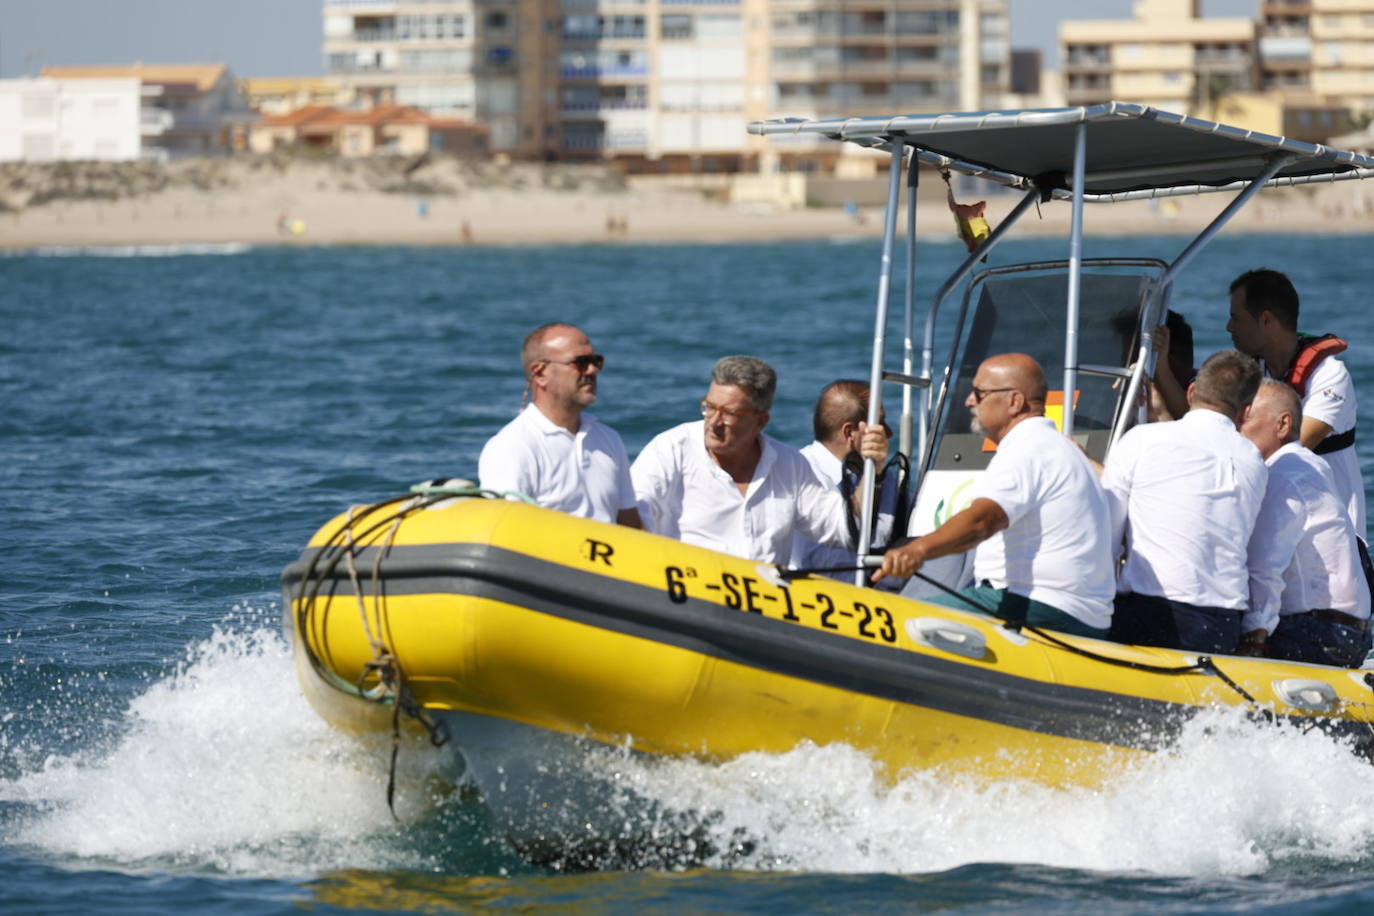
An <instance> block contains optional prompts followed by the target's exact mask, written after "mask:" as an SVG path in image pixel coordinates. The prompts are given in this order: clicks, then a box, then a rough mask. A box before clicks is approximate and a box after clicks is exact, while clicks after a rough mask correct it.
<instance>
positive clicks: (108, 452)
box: [0, 236, 1374, 914]
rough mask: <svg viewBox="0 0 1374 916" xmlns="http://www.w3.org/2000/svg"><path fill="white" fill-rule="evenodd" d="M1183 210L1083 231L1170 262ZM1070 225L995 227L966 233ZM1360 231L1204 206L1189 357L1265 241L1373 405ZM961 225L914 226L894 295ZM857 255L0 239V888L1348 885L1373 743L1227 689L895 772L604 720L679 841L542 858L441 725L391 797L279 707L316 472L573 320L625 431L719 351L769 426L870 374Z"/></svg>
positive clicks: (339, 478)
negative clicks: (948, 771)
mask: <svg viewBox="0 0 1374 916" xmlns="http://www.w3.org/2000/svg"><path fill="white" fill-rule="evenodd" d="M1184 241H1185V240H1184V239H1180V238H1137V239H1112V240H1090V241H1089V243H1088V246H1087V252H1086V253H1087V254H1088V255H1089V256H1092V255H1102V254H1118V253H1129V254H1138V255H1153V256H1161V257H1166V258H1167V257H1170V256H1171V255H1173V254H1176V253H1177V252H1178V251H1179V250H1180V249H1181V247H1182V245H1183V244H1184ZM1065 248H1066V246H1065V245H1064V244H1063V243H1062V242H1058V241H1055V242H1051V241H1022V242H1016V241H1011V242H1008V243H1006V244H1005V245H1004V246H1003V247H1002V248H1001V249H999V251H998V252H997V254H996V256H995V258H994V261H995V262H997V263H1008V262H1012V261H1020V260H1030V259H1039V258H1047V257H1059V256H1063V255H1064V254H1066V251H1065ZM1369 248H1370V242H1369V238H1368V237H1364V236H1343V237H1281V236H1264V237H1257V236H1231V237H1223V238H1220V239H1218V240H1217V241H1216V242H1215V243H1213V244H1212V245H1211V246H1210V247H1209V248H1207V249H1206V251H1205V252H1204V254H1203V255H1202V256H1201V257H1200V258H1199V259H1198V260H1197V261H1196V262H1195V263H1194V265H1193V266H1192V267H1191V268H1190V269H1189V270H1188V271H1187V272H1185V273H1184V274H1183V276H1182V277H1181V278H1180V281H1179V284H1178V286H1177V288H1176V291H1175V295H1174V301H1173V304H1174V307H1175V308H1176V309H1178V310H1179V311H1182V312H1183V313H1184V314H1186V315H1187V316H1188V318H1189V319H1190V320H1191V322H1192V324H1193V327H1194V328H1195V331H1196V338H1197V352H1198V354H1199V357H1198V358H1199V360H1200V359H1201V358H1202V356H1204V355H1205V354H1207V353H1209V352H1211V351H1213V350H1215V349H1218V348H1220V347H1222V346H1225V345H1227V343H1228V340H1227V337H1226V334H1225V331H1224V324H1225V316H1226V310H1227V303H1226V287H1227V283H1228V281H1229V280H1230V279H1231V278H1232V277H1233V276H1235V275H1236V274H1238V273H1239V272H1241V271H1243V270H1246V269H1249V268H1251V267H1256V266H1261V265H1265V266H1270V267H1274V268H1278V269H1282V270H1286V271H1288V272H1289V273H1291V274H1292V276H1293V277H1294V279H1295V281H1296V283H1297V285H1298V288H1299V290H1300V291H1301V292H1302V295H1303V313H1304V320H1303V322H1302V324H1303V327H1304V328H1305V329H1307V330H1312V331H1327V330H1331V331H1336V332H1340V333H1342V334H1344V335H1345V336H1347V337H1348V338H1349V339H1350V340H1351V342H1352V348H1351V351H1350V352H1349V353H1348V354H1346V360H1347V364H1348V365H1349V366H1350V369H1351V371H1352V373H1353V374H1354V377H1355V381H1356V385H1357V388H1358V390H1359V392H1360V394H1361V395H1362V396H1363V397H1364V398H1365V400H1366V407H1365V411H1364V412H1365V415H1366V416H1368V415H1369V413H1370V411H1371V410H1374V359H1371V356H1370V348H1371V347H1374V318H1371V310H1370V307H1369V306H1370V302H1371V298H1372V297H1371V283H1370V272H1369V267H1368V252H1369ZM961 253H962V249H961V248H960V247H959V246H958V245H957V244H951V243H949V242H945V241H936V242H934V243H933V244H930V245H926V246H925V247H924V249H923V251H922V253H921V261H920V265H919V267H920V273H919V278H918V283H917V294H918V299H919V300H921V301H924V299H925V298H928V297H929V295H930V294H931V292H933V290H934V289H935V287H936V286H937V285H938V283H939V281H940V280H942V279H943V276H944V274H945V272H947V271H948V270H949V269H950V268H951V267H952V266H953V265H954V264H956V263H957V262H958V259H959V257H960V255H961ZM879 259H880V250H879V246H878V245H877V243H876V242H873V241H846V242H838V241H837V242H804V243H803V242H798V243H787V244H756V245H731V246H711V245H701V246H651V245H620V246H589V247H539V248H533V247H532V248H509V249H484V248H464V249H411V248H245V247H243V246H210V247H199V248H171V249H147V248H128V249H104V250H98V251H89V250H65V249H56V250H50V251H46V252H41V253H37V254H20V255H12V256H8V257H0V327H3V328H4V333H3V334H0V396H3V404H4V410H3V413H0V507H3V516H0V518H3V521H4V525H3V529H2V530H0V911H4V912H42V913H85V912H116V911H126V912H137V913H154V914H156V913H173V912H177V913H179V912H183V911H185V910H188V909H189V910H197V911H200V910H219V911H223V912H233V913H269V912H278V911H280V912H295V911H298V910H299V909H300V908H301V907H306V908H308V909H310V910H313V911H316V912H341V911H345V910H372V911H392V912H396V911H417V912H504V911H538V910H547V911H550V912H587V913H605V912H624V913H639V912H666V913H698V912H741V913H796V912H823V913H859V912H875V913H901V912H926V911H933V910H953V911H962V912H985V911H988V910H1002V911H1009V910H1010V911H1028V912H1044V913H1062V912H1077V913H1097V912H1102V911H1115V912H1142V913H1143V912H1166V913H1184V912H1186V913H1212V912H1231V911H1236V910H1246V911H1251V910H1254V911H1265V912H1283V913H1323V914H1325V913H1341V912H1350V913H1356V912H1365V911H1367V910H1368V909H1369V908H1370V907H1371V906H1374V770H1371V769H1370V768H1369V767H1368V765H1366V764H1364V763H1361V762H1359V761H1357V760H1355V759H1354V758H1353V757H1352V756H1351V755H1350V753H1349V752H1348V751H1347V750H1346V749H1345V748H1344V747H1343V746H1340V745H1338V744H1335V743H1333V742H1331V741H1329V740H1327V739H1326V738H1324V737H1322V736H1320V735H1318V734H1316V733H1302V732H1299V731H1284V730H1280V731H1272V730H1259V729H1256V728H1255V727H1253V726H1251V725H1248V724H1246V723H1244V722H1241V721H1236V720H1234V719H1233V718H1231V717H1228V716H1225V715H1221V714H1218V715H1215V716H1206V717H1202V718H1199V719H1198V720H1197V721H1195V722H1194V723H1192V724H1190V725H1189V726H1188V728H1187V730H1186V731H1185V734H1184V735H1183V737H1182V739H1181V741H1180V743H1179V745H1178V747H1177V749H1176V750H1175V751H1173V752H1172V753H1169V754H1160V755H1157V756H1154V757H1152V758H1149V759H1147V760H1146V761H1144V762H1143V763H1142V764H1140V765H1138V766H1136V767H1134V768H1131V769H1129V770H1123V771H1122V772H1121V774H1120V776H1119V778H1118V779H1117V780H1116V781H1114V783H1113V784H1111V785H1109V786H1107V787H1106V788H1103V789H1099V790H1095V791H1087V790H1056V789H1048V788H1044V787H1040V786H1036V785H1033V784H1029V783H1022V782H1018V781H1009V782H1006V783H994V784H991V785H989V784H986V783H972V782H963V781H959V780H952V779H949V778H942V777H938V776H934V775H931V774H915V775H911V776H908V777H907V778H905V779H901V780H899V781H897V782H896V783H895V784H893V783H892V782H890V781H889V780H888V779H886V778H885V777H884V775H883V774H881V773H880V772H878V771H877V769H876V768H875V766H874V764H873V762H872V761H871V760H869V759H868V758H866V757H865V756H864V755H862V754H859V753H857V752H855V751H853V750H851V749H849V748H845V747H840V746H830V747H815V746H809V745H804V746H801V747H798V748H796V749H795V750H793V751H791V752H789V753H786V754H780V755H763V754H757V755H748V756H745V757H743V758H740V759H737V760H733V761H730V762H727V763H721V764H709V763H702V762H693V761H670V762H660V763H658V764H652V765H651V764H645V763H643V762H641V761H638V760H637V759H635V758H633V757H629V756H627V755H624V754H620V753H618V752H616V751H615V750H614V749H612V750H608V751H605V752H604V753H605V754H606V755H607V756H606V759H605V761H604V766H605V767H606V768H607V769H608V771H609V772H613V773H614V775H615V778H617V779H619V780H622V781H623V782H624V784H625V785H626V786H628V787H631V788H633V790H634V793H635V794H636V795H637V796H639V797H642V798H648V799H652V800H653V801H654V802H655V803H656V804H657V805H658V806H659V808H660V809H662V810H670V811H672V812H675V814H676V818H675V819H674V820H673V821H672V822H671V827H672V829H673V830H679V831H681V832H682V836H681V837H680V838H678V839H680V842H679V844H678V848H679V849H681V848H682V844H684V843H697V844H699V845H698V846H697V847H695V848H696V849H697V854H696V855H695V856H688V857H687V859H686V861H687V862H688V864H690V866H691V867H689V868H685V869H684V868H683V867H682V863H683V860H682V859H680V858H679V859H673V860H671V861H668V860H664V859H661V858H658V857H656V853H655V852H654V851H653V850H652V849H645V850H640V851H636V850H629V851H628V853H626V854H622V855H620V856H618V857H612V858H610V859H608V860H606V861H604V862H602V863H600V864H599V865H598V867H595V868H593V869H592V870H591V871H585V872H580V873H568V872H567V871H565V870H560V869H559V868H557V867H556V866H555V867H544V868H535V867H533V866H530V865H528V864H526V863H524V862H522V861H521V860H520V859H519V857H517V856H516V855H515V854H514V853H513V852H512V851H511V850H510V849H508V848H507V847H506V846H505V845H504V843H503V842H502V839H501V837H500V835H499V833H498V832H497V831H495V830H494V829H493V828H492V826H491V825H490V823H489V822H488V820H487V818H486V814H485V811H484V809H483V807H482V805H481V802H480V799H478V798H477V797H475V796H474V795H473V793H472V792H471V791H470V790H468V789H466V788H465V787H464V786H463V785H462V782H461V778H460V777H459V775H458V772H457V768H456V766H455V765H454V762H453V760H452V759H451V758H450V757H448V756H447V754H446V753H445V752H444V751H437V750H433V749H428V748H426V747H424V746H423V745H419V744H416V745H406V746H405V747H404V748H403V749H402V753H401V755H400V764H399V767H400V769H399V772H398V774H397V781H398V791H397V806H396V813H395V815H394V816H393V814H392V813H391V812H390V811H389V810H388V807H387V804H386V798H385V794H386V783H387V759H388V750H389V749H388V747H387V746H385V744H382V745H377V744H373V743H368V742H358V741H354V740H351V739H349V738H346V737H344V736H343V735H340V734H339V733H337V732H335V731H333V730H332V729H330V728H329V727H327V726H326V725H324V723H323V722H322V721H320V720H319V718H318V717H317V716H315V714H314V713H313V712H312V711H311V710H310V709H309V708H308V707H307V705H306V703H305V701H304V700H303V698H302V697H301V695H300V693H299V690H298V688H297V686H296V682H295V676H294V673H293V669H292V665H291V661H290V653H289V649H288V647H287V645H286V642H285V640H284V639H283V637H282V636H281V633H280V627H279V619H280V615H281V603H280V596H279V593H278V586H277V577H278V575H279V573H280V570H281V568H282V567H283V566H284V565H285V564H286V563H288V562H290V561H291V560H292V559H294V558H295V557H296V556H297V554H298V553H299V551H300V549H301V547H302V546H303V545H304V543H305V542H306V540H307V539H308V538H309V536H310V535H311V534H312V533H313V532H314V530H315V529H316V528H317V527H318V526H319V525H320V524H322V523H323V522H324V521H325V520H327V519H328V518H330V517H331V516H332V515H334V514H335V513H336V512H338V511H340V509H342V508H343V507H344V506H346V505H349V504H354V503H361V502H368V501H372V500H376V499H380V498H384V497H387V496H391V495H394V494H396V493H398V492H400V491H402V490H403V489H404V488H405V487H406V486H408V485H409V484H410V483H413V482H416V481H419V480H423V479H427V478H431V477H436V476H472V475H473V474H474V473H475V468H476V462H477V455H478V452H479V451H480V449H481V446H482V443H483V442H484V441H485V439H486V438H487V437H488V436H489V435H491V434H492V433H493V432H494V431H495V430H496V429H497V428H499V426H500V425H501V424H503V423H504V422H506V421H507V420H508V419H509V418H510V417H511V416H513V415H514V413H515V412H516V411H517V410H518V409H519V408H520V405H521V395H522V390H523V384H522V380H521V375H520V369H519V362H518V355H517V354H518V350H519V343H520V339H521V337H522V336H523V335H524V333H526V332H527V331H528V330H529V329H530V328H532V327H534V326H535V325H537V324H540V323H542V322H545V321H550V320H570V321H574V322H576V323H578V324H580V325H582V326H583V327H584V328H586V329H587V331H588V332H589V334H590V335H591V337H592V340H593V342H594V343H595V344H596V345H597V347H598V349H600V350H601V351H602V352H603V353H605V354H606V356H607V364H606V369H605V371H604V373H603V375H602V379H601V386H600V396H599V398H598V402H597V405H596V408H595V411H596V412H597V413H598V415H599V416H601V417H602V418H603V419H604V420H606V421H607V422H609V423H611V424H612V425H613V426H615V427H616V428H617V429H619V430H620V431H621V433H622V434H623V436H624V438H625V441H626V445H627V447H628V448H629V450H630V452H631V454H634V453H635V452H637V451H638V450H639V449H640V448H641V447H642V446H643V445H644V443H645V442H647V441H648V439H649V438H650V437H651V436H652V435H653V434H655V433H656V432H658V431H660V430H662V429H664V428H667V427H668V426H671V425H674V424H676V423H679V422H682V421H684V420H688V419H691V418H692V417H693V416H694V415H695V411H696V401H697V400H698V399H699V398H700V397H701V396H702V394H703V392H704V391H705V388H706V384H707V375H708V372H709V369H710V366H711V363H712V362H713V361H714V360H715V359H716V358H717V357H719V356H721V355H725V354H728V353H736V352H745V353H752V354H756V355H758V356H761V357H763V358H764V359H767V360H768V361H769V362H771V363H772V364H773V365H774V366H775V367H776V368H777V369H778V371H779V375H780V388H779V396H778V400H777V404H776V406H775V408H774V410H773V419H772V423H771V425H770V432H771V433H773V434H774V435H776V436H777V437H778V438H781V439H783V440H785V441H789V442H792V443H793V444H796V445H802V444H804V443H805V442H807V441H809V439H810V410H811V404H812V401H813V399H814V397H815V394H816V392H817V391H818V390H819V389H820V387H821V386H822V385H823V384H824V383H826V382H827V381H829V380H830V379H832V378H835V377H837V376H858V377H867V374H868V369H869V359H870V347H871V341H872V337H873V325H872V311H873V304H874V301H875V299H876V291H877V282H876V273H877V269H878V267H879ZM900 274H901V271H900V267H899V270H898V278H897V282H896V283H895V285H894V321H893V324H892V325H891V327H890V328H889V333H888V336H889V342H890V344H892V346H893V352H894V353H895V352H896V344H897V343H898V342H899V341H900V333H899V330H898V328H899V325H898V323H897V320H896V315H898V314H900V311H901V301H902V292H903V291H902V284H901V280H900ZM896 400H897V399H896V397H895V395H894V396H891V397H890V398H889V403H888V410H889V413H895V411H896ZM1371 441H1374V440H1371ZM1358 448H1359V453H1360V455H1361V458H1362V461H1363V463H1364V464H1365V466H1366V478H1367V479H1368V480H1374V469H1372V468H1370V457H1371V456H1370V452H1369V444H1368V443H1367V442H1365V441H1361V442H1360V443H1359V445H1358ZM626 816H627V818H633V817H634V816H636V813H635V812H633V811H627V812H626ZM670 839H672V838H670Z"/></svg>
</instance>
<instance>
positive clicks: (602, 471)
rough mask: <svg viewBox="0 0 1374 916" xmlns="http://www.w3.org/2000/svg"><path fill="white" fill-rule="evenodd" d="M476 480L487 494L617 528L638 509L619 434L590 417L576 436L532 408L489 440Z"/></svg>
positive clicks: (586, 416)
mask: <svg viewBox="0 0 1374 916" xmlns="http://www.w3.org/2000/svg"><path fill="white" fill-rule="evenodd" d="M477 476H478V478H479V479H480V480H481V482H482V487H483V488H484V489H488V490H498V491H508V490H514V491H516V492H518V493H523V494H525V495H526V496H528V497H530V498H531V499H533V500H534V501H535V502H537V503H539V505H541V506H544V507H545V508H548V509H557V510H558V511H560V512H567V513H568V514H570V515H579V516H581V517H583V518H592V519H596V520H597V521H599V522H614V521H615V520H616V516H617V515H618V514H619V513H620V512H621V510H624V509H632V508H634V504H635V494H634V486H633V484H632V483H631V482H630V461H629V458H628V456H627V455H626V454H625V443H624V442H622V441H621V440H620V434H619V433H617V432H616V431H615V430H613V429H611V428H610V427H609V426H607V425H606V424H604V423H602V422H600V421H599V420H597V419H596V417H594V416H592V415H591V414H589V413H586V412H585V411H584V412H583V414H582V418H581V423H580V425H579V426H578V429H577V434H576V435H574V434H573V433H570V432H568V431H567V430H566V429H564V428H563V427H561V426H559V425H557V424H556V423H554V422H553V421H552V420H550V419H549V418H548V417H546V416H544V414H543V413H542V412H541V411H540V410H539V408H537V407H535V406H534V405H533V404H530V405H528V406H527V407H526V408H525V409H524V410H522V411H520V413H519V414H518V415H516V417H515V419H514V420H511V421H510V422H509V423H507V424H506V425H505V426H504V427H502V428H501V431H500V432H498V433H497V434H496V435H494V436H492V437H491V438H490V439H488V440H487V444H486V445H485V446H483V447H482V456H481V457H480V458H479V459H478V460H477Z"/></svg>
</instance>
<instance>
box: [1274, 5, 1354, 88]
mask: <svg viewBox="0 0 1374 916" xmlns="http://www.w3.org/2000/svg"><path fill="white" fill-rule="evenodd" d="M1265 6H1266V8H1268V7H1272V6H1279V7H1284V8H1287V7H1292V6H1293V4H1274V3H1267V4H1265ZM1308 16H1309V22H1310V25H1311V33H1312V37H1311V46H1312V69H1311V73H1312V76H1311V83H1312V93H1313V94H1314V95H1316V96H1319V97H1326V98H1333V99H1336V98H1338V99H1340V100H1342V101H1343V102H1344V103H1345V104H1347V105H1348V106H1349V107H1350V108H1351V109H1353V110H1355V111H1357V112H1360V113H1362V114H1365V115H1371V114H1374V0H1312V2H1311V4H1310V13H1309V14H1308Z"/></svg>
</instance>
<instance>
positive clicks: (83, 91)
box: [0, 77, 142, 162]
mask: <svg viewBox="0 0 1374 916" xmlns="http://www.w3.org/2000/svg"><path fill="white" fill-rule="evenodd" d="M139 106H140V84H139V81H138V80H136V79H51V78H48V77H38V78H36V79H10V80H0V162H53V161H58V160H64V161H80V160H121V159H137V158H138V157H139V155H140V152H141V149H142V138H141V134H140V126H139Z"/></svg>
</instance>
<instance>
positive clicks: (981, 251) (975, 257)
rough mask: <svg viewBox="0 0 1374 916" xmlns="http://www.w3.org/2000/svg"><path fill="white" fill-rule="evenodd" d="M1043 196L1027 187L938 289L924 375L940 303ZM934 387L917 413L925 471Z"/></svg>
mask: <svg viewBox="0 0 1374 916" xmlns="http://www.w3.org/2000/svg"><path fill="white" fill-rule="evenodd" d="M1039 199H1040V189H1039V188H1031V189H1030V190H1029V191H1027V192H1026V193H1025V194H1024V195H1023V196H1022V197H1021V202H1020V203H1018V204H1017V205H1016V206H1015V207H1014V208H1012V211H1011V212H1010V213H1008V214H1007V215H1006V217H1005V218H1004V219H1003V220H1002V222H1001V223H999V224H998V225H997V228H996V229H993V230H992V232H991V233H989V235H988V237H987V238H985V239H984V240H983V244H981V245H979V246H978V247H977V249H975V250H974V251H973V252H972V253H970V254H969V256H968V257H967V258H965V259H964V262H963V263H962V264H960V265H959V267H958V268H957V269H956V270H955V271H954V273H952V274H950V275H949V279H947V280H945V282H944V283H943V284H942V285H941V286H940V288H939V289H938V290H936V292H935V296H934V297H933V298H932V299H931V300H930V308H929V309H927V310H926V324H925V332H924V334H923V335H922V338H921V375H922V376H923V377H925V378H927V379H929V378H930V374H931V372H932V371H934V363H935V319H936V317H938V315H939V312H940V305H941V304H942V303H943V302H944V301H945V299H946V298H947V297H948V296H949V294H950V293H951V292H952V291H953V290H954V288H955V287H956V286H958V285H959V284H960V283H962V282H963V280H964V278H965V277H967V276H968V275H969V273H970V272H971V271H972V270H973V268H974V266H975V265H977V264H978V262H979V261H981V260H983V258H986V257H987V256H988V254H989V253H990V252H991V251H992V249H993V248H994V247H996V246H997V243H998V242H1000V241H1002V238H1003V237H1004V236H1005V235H1006V234H1007V233H1008V232H1009V231H1010V230H1011V228H1012V226H1015V225H1016V223H1017V221H1018V220H1019V219H1021V217H1022V216H1023V215H1024V214H1025V213H1026V211H1027V210H1029V209H1030V208H1031V205H1032V204H1034V203H1036V202H1037V201H1038V200H1039ZM955 345H956V346H957V345H958V341H955ZM950 371H951V366H945V375H944V378H943V380H942V381H941V383H940V391H939V395H938V397H943V396H944V389H945V386H946V385H948V384H949V374H950ZM931 381H932V382H933V381H934V380H933V379H932V380H931ZM934 388H935V386H934V384H931V385H927V386H926V389H925V391H924V392H922V394H921V410H920V412H919V413H918V414H917V415H916V419H917V421H918V425H917V450H918V452H919V454H920V455H921V456H922V459H921V467H920V471H921V473H922V474H924V472H925V455H926V452H927V451H928V446H929V443H930V424H931V422H932V421H933V420H934V418H933V417H932V416H931V415H930V414H931V411H932V410H933V409H934V405H935V403H936V402H937V400H938V397H937V396H936V395H935V394H934Z"/></svg>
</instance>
